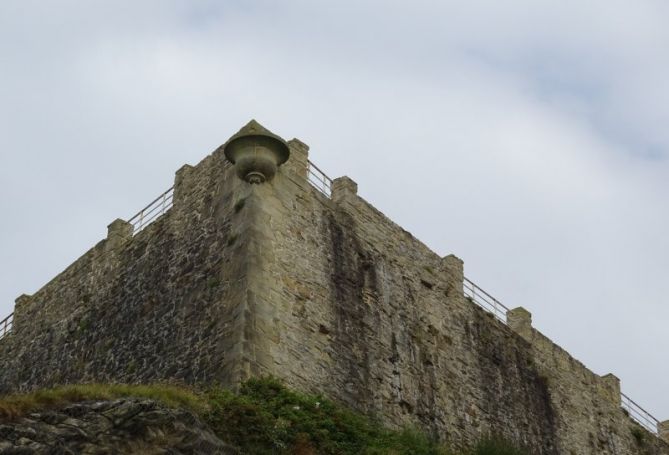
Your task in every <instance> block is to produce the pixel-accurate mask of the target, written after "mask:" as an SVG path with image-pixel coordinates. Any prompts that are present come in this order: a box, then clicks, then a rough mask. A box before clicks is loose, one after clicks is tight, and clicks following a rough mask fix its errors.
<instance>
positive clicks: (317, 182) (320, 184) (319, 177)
mask: <svg viewBox="0 0 669 455" xmlns="http://www.w3.org/2000/svg"><path fill="white" fill-rule="evenodd" d="M307 180H309V183H311V184H312V185H313V186H314V188H316V189H317V190H318V191H320V192H321V193H323V194H324V195H326V196H327V197H331V196H332V179H331V178H330V177H328V176H327V175H326V174H325V172H323V171H321V170H320V169H319V168H318V166H316V165H315V164H314V163H312V162H311V161H307Z"/></svg>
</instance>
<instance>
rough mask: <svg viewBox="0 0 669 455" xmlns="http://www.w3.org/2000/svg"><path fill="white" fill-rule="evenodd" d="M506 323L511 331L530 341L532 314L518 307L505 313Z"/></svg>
mask: <svg viewBox="0 0 669 455" xmlns="http://www.w3.org/2000/svg"><path fill="white" fill-rule="evenodd" d="M506 322H507V324H508V326H509V327H510V328H511V330H513V331H514V332H516V333H517V334H519V335H520V336H522V337H523V338H525V339H526V340H527V341H530V340H531V339H532V313H530V312H529V311H527V310H526V309H525V308H523V307H518V308H514V309H512V310H509V311H507V312H506Z"/></svg>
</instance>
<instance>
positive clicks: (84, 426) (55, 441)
mask: <svg viewBox="0 0 669 455" xmlns="http://www.w3.org/2000/svg"><path fill="white" fill-rule="evenodd" d="M238 453H239V452H238V451H237V450H235V449H234V448H233V447H230V446H228V445H227V444H225V443H223V442H222V441H221V440H220V439H219V438H217V437H216V436H215V435H214V433H213V432H212V431H211V430H210V429H209V428H208V427H207V426H206V425H205V424H204V423H202V421H201V420H200V419H199V418H198V417H196V416H195V415H194V414H192V413H191V412H189V411H186V410H183V409H172V408H168V407H166V406H164V405H162V404H159V403H157V402H155V401H152V400H146V399H135V398H125V399H117V400H111V401H86V402H81V403H75V404H69V405H66V406H63V407H61V408H59V409H50V410H45V411H39V412H34V413H31V414H28V415H27V416H25V417H22V418H20V419H17V420H14V421H9V422H7V421H6V422H2V423H0V454H3V455H9V454H12V455H28V454H31V455H32V454H35V455H42V454H44V455H47V454H48V455H56V454H58V455H66V454H67V455H70V454H71V455H103V454H104V455H112V454H142V455H152V454H155V455H158V454H173V455H176V454H189V455H190V454H193V455H198V454H202V455H211V454H221V455H228V454H230V455H233V454H234V455H236V454H238Z"/></svg>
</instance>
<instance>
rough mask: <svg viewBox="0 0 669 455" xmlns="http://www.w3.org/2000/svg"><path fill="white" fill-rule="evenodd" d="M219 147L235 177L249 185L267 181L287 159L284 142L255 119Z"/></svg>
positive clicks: (287, 153) (286, 147) (287, 152)
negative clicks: (229, 163) (230, 165)
mask: <svg viewBox="0 0 669 455" xmlns="http://www.w3.org/2000/svg"><path fill="white" fill-rule="evenodd" d="M222 147H223V151H224V153H225V157H226V158H227V159H228V161H230V162H231V163H232V164H234V165H235V169H236V172H237V176H239V178H240V179H242V180H245V181H247V182H249V183H253V184H257V183H263V182H266V181H269V180H271V179H272V177H274V174H276V171H277V169H278V167H279V166H281V165H282V164H283V163H285V162H286V161H287V160H288V157H289V156H290V150H289V148H288V144H287V143H286V141H284V140H283V139H282V138H281V137H279V136H277V135H276V134H274V133H272V132H271V131H269V130H268V129H267V128H265V127H263V126H262V125H261V124H260V123H258V122H256V121H255V120H251V121H250V122H249V123H247V124H246V125H245V126H244V127H243V128H242V129H241V130H239V131H238V132H237V134H235V135H233V136H232V137H231V138H230V139H228V141H227V142H226V143H225V144H223V146H222Z"/></svg>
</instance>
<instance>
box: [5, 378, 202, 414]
mask: <svg viewBox="0 0 669 455" xmlns="http://www.w3.org/2000/svg"><path fill="white" fill-rule="evenodd" d="M121 397H137V398H148V399H151V400H155V401H159V402H161V403H164V404H165V405H167V406H170V407H183V408H187V409H189V410H191V411H193V412H196V413H198V414H203V413H205V412H206V410H207V409H208V405H207V403H206V401H205V400H204V399H203V398H202V396H200V395H198V394H196V393H195V392H193V391H190V390H187V389H184V388H182V387H177V386H172V385H164V384H152V385H127V384H79V385H66V386H61V387H55V388H53V389H42V390H38V391H35V392H32V393H26V394H20V395H19V394H17V395H7V396H4V397H2V399H0V418H2V419H3V420H6V419H13V418H16V417H20V416H23V415H26V414H28V413H29V412H33V411H38V410H43V409H50V408H57V407H60V406H64V405H67V404H69V403H75V402H79V401H88V400H113V399H116V398H121Z"/></svg>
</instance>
